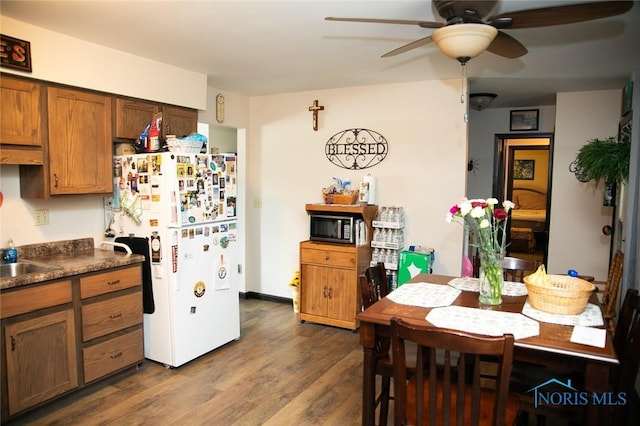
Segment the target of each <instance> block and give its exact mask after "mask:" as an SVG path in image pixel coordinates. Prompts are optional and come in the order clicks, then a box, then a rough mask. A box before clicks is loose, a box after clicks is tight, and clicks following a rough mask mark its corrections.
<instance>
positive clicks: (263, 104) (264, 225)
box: [246, 80, 467, 297]
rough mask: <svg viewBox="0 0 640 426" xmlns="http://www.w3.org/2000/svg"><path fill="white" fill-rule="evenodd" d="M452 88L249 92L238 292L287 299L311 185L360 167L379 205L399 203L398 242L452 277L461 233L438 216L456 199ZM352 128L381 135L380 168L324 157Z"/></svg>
mask: <svg viewBox="0 0 640 426" xmlns="http://www.w3.org/2000/svg"><path fill="white" fill-rule="evenodd" d="M459 87H460V83H459V81H457V80H456V81H452V80H449V81H428V82H415V83H403V84H389V85H380V86H366V87H353V88H347V89H334V90H325V91H317V92H302V93H290V94H282V95H275V96H265V97H258V98H252V99H251V127H250V132H249V133H250V136H249V137H250V141H251V142H250V144H249V146H248V157H249V164H248V167H249V182H248V194H247V199H248V204H249V206H248V209H249V213H248V220H247V268H246V269H247V290H254V291H260V292H262V293H266V294H271V295H277V296H283V297H290V296H291V295H290V291H289V289H288V287H287V284H288V282H289V281H290V279H291V276H292V274H293V272H294V271H295V270H297V269H298V261H299V243H300V241H302V240H305V239H307V238H308V232H309V231H308V226H309V225H308V218H307V214H306V212H305V209H304V206H305V204H306V203H317V202H321V196H320V194H321V188H322V187H324V186H327V185H329V184H330V183H331V182H332V178H333V177H334V176H335V177H339V178H341V179H350V180H351V181H352V183H353V185H354V186H356V187H357V185H359V183H360V181H361V179H362V177H363V176H364V175H365V174H368V173H371V174H372V175H373V176H375V177H376V178H377V182H378V204H379V205H387V206H391V205H395V206H403V207H404V208H405V210H406V214H407V228H406V235H407V237H406V243H407V244H416V245H417V244H421V245H424V246H430V247H434V248H435V250H436V261H435V265H434V272H435V273H444V274H458V273H459V271H460V259H461V253H462V244H461V242H462V230H461V228H460V227H459V226H457V225H455V224H450V225H448V224H446V223H445V221H444V217H445V214H446V212H447V211H448V209H449V208H450V207H451V205H452V204H454V203H456V202H457V201H458V200H459V199H460V198H461V197H462V196H464V185H465V183H464V179H465V172H464V170H465V165H466V131H467V130H466V124H465V123H464V120H463V118H464V106H463V105H462V104H460V101H459V99H460V95H459ZM314 99H318V101H319V103H320V105H323V106H324V107H325V110H324V111H321V112H320V113H319V118H318V123H319V129H318V131H317V132H316V131H313V129H312V116H311V113H310V112H309V110H308V108H309V105H311V103H312V102H313V100H314ZM355 127H361V128H368V129H371V130H375V131H377V132H379V133H380V134H382V135H383V136H384V137H385V138H386V139H387V141H388V144H389V154H388V156H387V158H386V159H385V160H384V161H383V162H382V163H381V164H379V165H377V166H375V167H373V168H370V169H365V170H359V171H352V170H345V169H342V168H339V167H337V166H335V165H333V164H331V163H330V162H329V160H327V158H326V156H325V154H324V147H325V143H326V141H327V140H328V139H329V138H330V137H331V136H332V135H334V134H336V133H338V132H339V131H341V130H345V129H349V128H355ZM259 205H261V206H262V207H257V206H259Z"/></svg>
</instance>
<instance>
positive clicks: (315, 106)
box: [309, 99, 324, 131]
mask: <svg viewBox="0 0 640 426" xmlns="http://www.w3.org/2000/svg"><path fill="white" fill-rule="evenodd" d="M323 110H324V106H322V105H318V100H317V99H316V100H314V101H313V105H311V106H310V107H309V111H311V112H313V130H315V131H318V111H323Z"/></svg>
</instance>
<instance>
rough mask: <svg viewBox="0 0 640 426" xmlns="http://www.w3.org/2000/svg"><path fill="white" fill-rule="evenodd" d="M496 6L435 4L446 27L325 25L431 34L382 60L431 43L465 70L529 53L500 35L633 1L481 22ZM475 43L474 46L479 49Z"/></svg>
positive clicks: (611, 11)
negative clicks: (475, 62) (492, 57)
mask: <svg viewBox="0 0 640 426" xmlns="http://www.w3.org/2000/svg"><path fill="white" fill-rule="evenodd" d="M498 1H499V0H491V1H474V0H433V6H434V7H435V10H436V12H437V13H438V15H439V16H440V17H441V18H442V19H444V21H445V22H430V21H416V20H404V19H376V18H371V19H369V18H336V17H327V18H325V19H326V20H328V21H348V22H370V23H379V24H403V25H417V26H419V27H421V28H433V29H435V31H433V32H432V34H430V35H428V36H426V37H423V38H421V39H418V40H415V41H412V42H411V43H408V44H405V45H404V46H401V47H399V48H397V49H394V50H392V51H390V52H387V53H385V54H384V55H382V57H383V58H386V57H389V56H395V55H398V54H400V53H404V52H407V51H409V50H412V49H415V48H417V47H419V46H424V45H427V44H429V43H431V42H432V41H434V42H435V43H436V45H437V46H438V48H440V50H441V51H442V52H443V53H445V54H446V55H447V56H450V57H452V58H455V59H457V60H458V61H460V63H461V64H463V65H464V64H465V63H466V62H467V61H468V60H469V59H470V58H472V57H474V56H477V55H479V54H480V53H482V52H484V51H485V50H488V51H489V52H491V53H494V54H496V55H499V56H503V57H505V58H519V57H521V56H523V55H525V54H526V53H527V48H526V47H525V46H524V45H523V44H522V43H520V42H519V41H518V40H516V39H515V38H513V37H511V36H510V35H508V34H507V33H505V32H503V31H502V30H515V29H522V28H539V27H549V26H553V25H565V24H572V23H576V22H585V21H591V20H594V19H600V18H606V17H610V16H615V15H620V14H623V13H625V12H627V11H628V10H629V9H631V7H632V6H633V1H599V2H591V3H575V4H567V5H562V6H551V7H544V8H539V9H529V10H521V11H515V12H508V13H503V14H500V15H495V16H490V17H488V18H485V17H486V15H488V14H489V13H490V12H491V11H492V10H493V8H494V7H495V6H496V4H497V3H498ZM468 33H472V34H473V37H471V38H469V37H466V36H465V37H464V38H462V37H460V38H458V37H456V36H457V35H459V34H467V35H468ZM475 41H477V42H478V44H477V45H476V44H475ZM451 43H453V45H452V44H451Z"/></svg>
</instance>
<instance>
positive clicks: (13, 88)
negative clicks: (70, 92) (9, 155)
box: [0, 76, 42, 147]
mask: <svg viewBox="0 0 640 426" xmlns="http://www.w3.org/2000/svg"><path fill="white" fill-rule="evenodd" d="M41 93H42V86H41V85H40V84H39V83H33V82H30V81H26V80H18V79H13V78H10V77H5V76H2V78H1V79H0V105H1V108H2V114H0V117H1V121H0V123H1V124H0V143H2V144H3V145H26V146H38V147H41V146H42V111H41V109H40V106H41Z"/></svg>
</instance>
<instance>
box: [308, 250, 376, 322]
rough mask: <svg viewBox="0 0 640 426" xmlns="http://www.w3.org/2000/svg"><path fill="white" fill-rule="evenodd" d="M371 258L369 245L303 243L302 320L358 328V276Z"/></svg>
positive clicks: (359, 301) (359, 305) (359, 304)
mask: <svg viewBox="0 0 640 426" xmlns="http://www.w3.org/2000/svg"><path fill="white" fill-rule="evenodd" d="M370 256H371V251H370V249H369V248H368V247H366V246H362V247H356V246H343V245H340V244H323V243H317V242H313V241H303V242H302V243H300V316H299V318H300V320H301V321H312V322H316V323H320V324H326V325H332V326H336V327H342V328H349V329H352V330H355V329H357V328H358V322H357V321H356V318H355V316H356V314H357V313H358V312H360V309H361V300H360V286H359V283H358V280H359V278H358V277H359V275H360V274H362V273H364V269H365V268H366V267H367V265H368V262H369V259H370Z"/></svg>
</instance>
